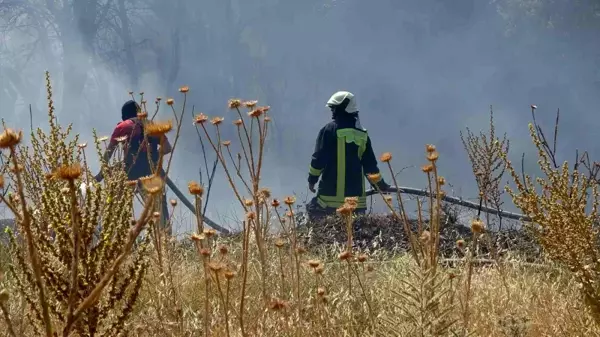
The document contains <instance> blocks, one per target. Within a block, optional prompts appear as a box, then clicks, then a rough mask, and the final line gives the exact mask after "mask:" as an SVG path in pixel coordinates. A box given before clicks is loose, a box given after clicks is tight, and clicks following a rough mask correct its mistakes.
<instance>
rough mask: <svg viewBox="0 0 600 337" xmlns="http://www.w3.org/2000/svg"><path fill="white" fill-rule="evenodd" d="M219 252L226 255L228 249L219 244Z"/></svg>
mask: <svg viewBox="0 0 600 337" xmlns="http://www.w3.org/2000/svg"><path fill="white" fill-rule="evenodd" d="M219 252H220V253H221V254H222V255H227V253H228V252H229V249H228V248H227V246H225V245H221V246H219Z"/></svg>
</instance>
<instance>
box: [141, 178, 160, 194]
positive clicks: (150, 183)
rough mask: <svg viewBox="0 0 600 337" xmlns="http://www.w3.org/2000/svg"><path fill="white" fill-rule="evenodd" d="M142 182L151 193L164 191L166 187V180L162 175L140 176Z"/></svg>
mask: <svg viewBox="0 0 600 337" xmlns="http://www.w3.org/2000/svg"><path fill="white" fill-rule="evenodd" d="M140 182H141V183H142V186H143V187H144V189H145V190H146V191H147V192H148V193H150V194H157V193H159V192H160V191H162V189H163V187H164V181H163V180H162V178H161V177H159V176H156V175H151V176H146V177H142V178H140Z"/></svg>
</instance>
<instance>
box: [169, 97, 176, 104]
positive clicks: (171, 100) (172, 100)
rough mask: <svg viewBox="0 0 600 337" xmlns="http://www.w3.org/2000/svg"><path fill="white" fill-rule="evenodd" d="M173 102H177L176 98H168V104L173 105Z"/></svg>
mask: <svg viewBox="0 0 600 337" xmlns="http://www.w3.org/2000/svg"><path fill="white" fill-rule="evenodd" d="M173 103H175V100H174V99H172V98H167V105H173Z"/></svg>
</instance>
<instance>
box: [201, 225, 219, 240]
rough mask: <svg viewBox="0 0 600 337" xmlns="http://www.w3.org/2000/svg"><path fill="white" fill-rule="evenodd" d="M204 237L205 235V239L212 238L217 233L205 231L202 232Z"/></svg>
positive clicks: (211, 230) (212, 230)
mask: <svg viewBox="0 0 600 337" xmlns="http://www.w3.org/2000/svg"><path fill="white" fill-rule="evenodd" d="M204 235H206V237H207V238H209V239H210V238H212V237H213V236H215V235H217V231H216V230H214V229H212V228H211V229H205V230H204Z"/></svg>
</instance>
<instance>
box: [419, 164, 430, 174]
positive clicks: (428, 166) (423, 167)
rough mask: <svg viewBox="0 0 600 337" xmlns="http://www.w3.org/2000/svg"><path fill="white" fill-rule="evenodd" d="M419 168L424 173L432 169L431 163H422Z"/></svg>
mask: <svg viewBox="0 0 600 337" xmlns="http://www.w3.org/2000/svg"><path fill="white" fill-rule="evenodd" d="M421 170H422V171H423V172H425V173H429V172H431V171H433V165H431V164H427V165H423V166H422V167H421Z"/></svg>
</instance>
